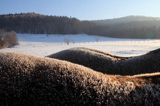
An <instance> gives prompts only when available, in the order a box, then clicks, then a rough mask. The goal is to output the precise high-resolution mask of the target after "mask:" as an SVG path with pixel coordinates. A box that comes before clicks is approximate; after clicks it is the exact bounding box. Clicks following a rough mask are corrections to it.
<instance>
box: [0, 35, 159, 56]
mask: <svg viewBox="0 0 160 106" xmlns="http://www.w3.org/2000/svg"><path fill="white" fill-rule="evenodd" d="M17 36H18V39H19V45H17V46H15V47H13V48H5V49H1V50H0V52H20V53H24V54H26V53H27V54H32V55H37V56H47V55H49V54H52V53H56V52H58V51H61V50H64V49H69V48H73V47H88V48H93V49H98V50H101V51H104V52H108V53H112V54H115V55H119V56H135V55H141V54H144V53H146V52H148V51H150V50H154V49H157V48H160V40H151V39H119V38H109V37H99V36H94V35H93V36H91V35H85V34H79V35H56V34H55V35H46V34H17ZM68 42H69V44H67V43H68Z"/></svg>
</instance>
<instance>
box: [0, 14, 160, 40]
mask: <svg viewBox="0 0 160 106" xmlns="http://www.w3.org/2000/svg"><path fill="white" fill-rule="evenodd" d="M0 28H1V29H7V30H14V31H16V32H17V33H36V34H37V33H41V34H44V33H45V34H46V33H47V34H80V33H85V34H89V35H90V34H92V35H103V36H110V37H119V38H160V18H156V17H145V16H127V17H121V18H115V19H107V20H96V21H81V20H78V19H76V18H72V17H66V16H48V15H41V14H37V13H20V14H6V15H0Z"/></svg>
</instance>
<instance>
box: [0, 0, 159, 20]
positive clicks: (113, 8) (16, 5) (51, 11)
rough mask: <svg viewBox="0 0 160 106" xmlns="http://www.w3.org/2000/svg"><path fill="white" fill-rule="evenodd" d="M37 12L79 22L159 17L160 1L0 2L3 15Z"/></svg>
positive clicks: (60, 0) (27, 0)
mask: <svg viewBox="0 0 160 106" xmlns="http://www.w3.org/2000/svg"><path fill="white" fill-rule="evenodd" d="M19 12H37V13H41V14H47V15H58V16H72V17H76V18H78V19H80V20H95V19H108V18H117V17H123V16H128V15H145V16H153V17H160V0H0V14H8V13H19Z"/></svg>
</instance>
